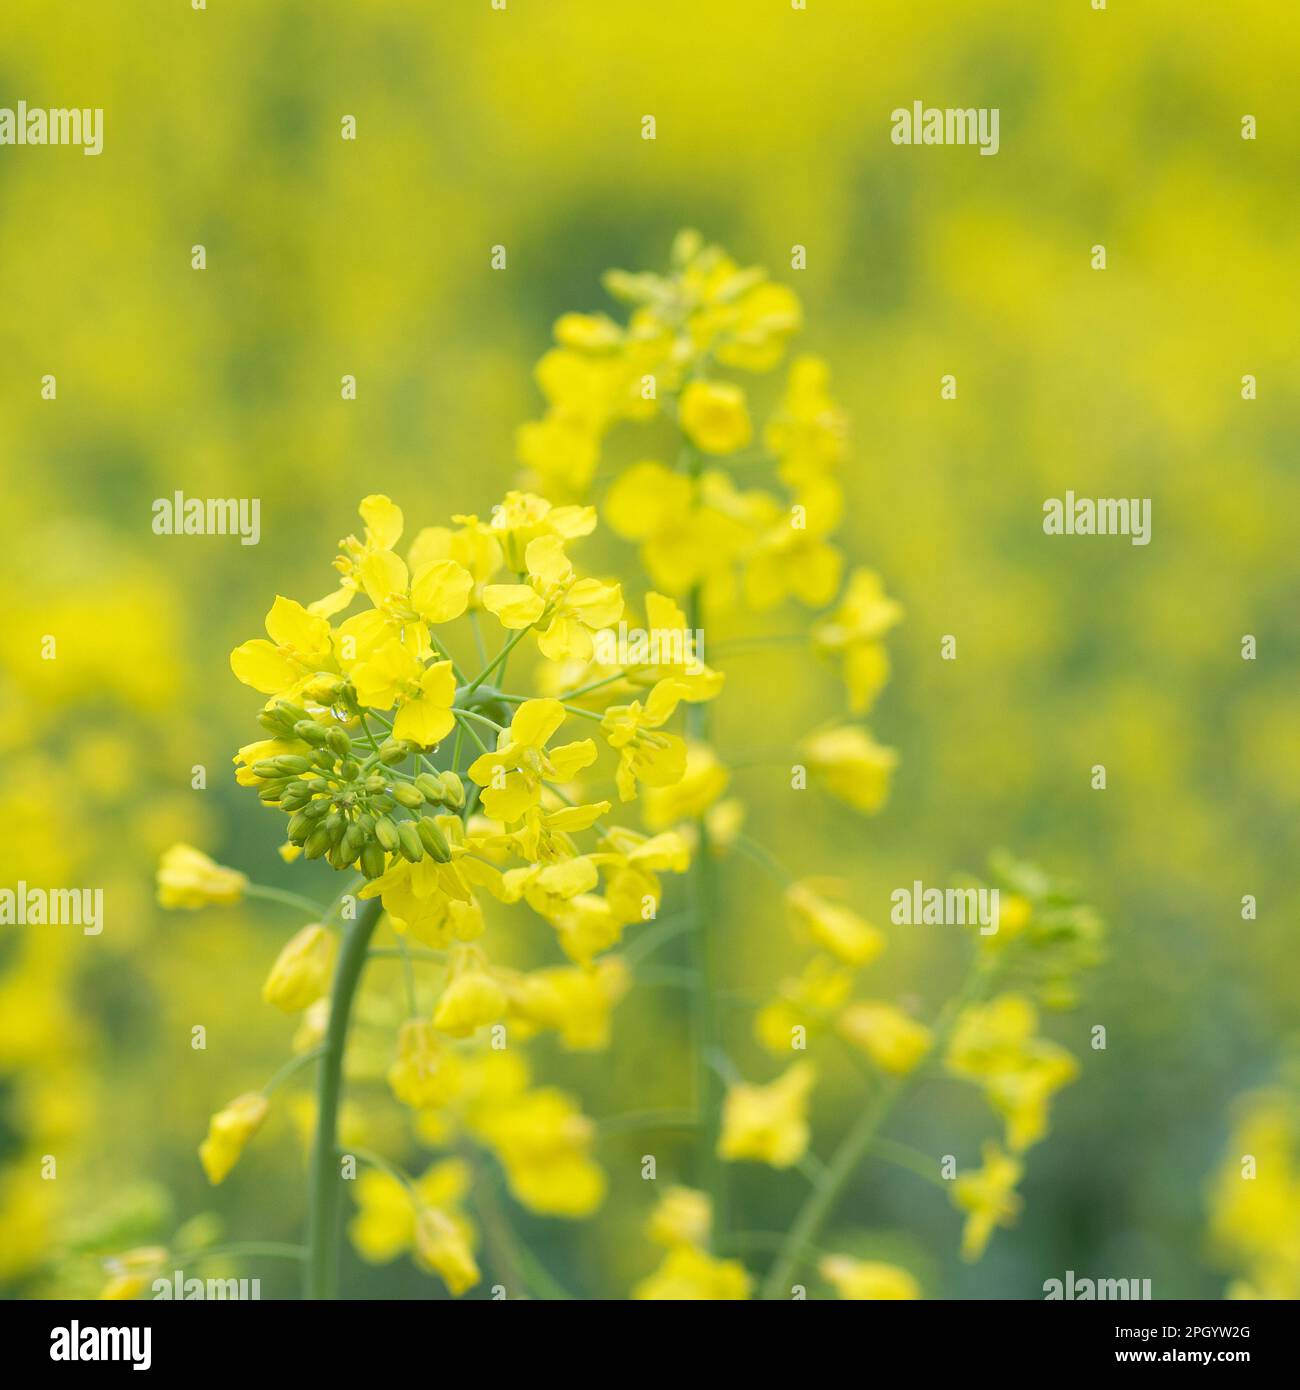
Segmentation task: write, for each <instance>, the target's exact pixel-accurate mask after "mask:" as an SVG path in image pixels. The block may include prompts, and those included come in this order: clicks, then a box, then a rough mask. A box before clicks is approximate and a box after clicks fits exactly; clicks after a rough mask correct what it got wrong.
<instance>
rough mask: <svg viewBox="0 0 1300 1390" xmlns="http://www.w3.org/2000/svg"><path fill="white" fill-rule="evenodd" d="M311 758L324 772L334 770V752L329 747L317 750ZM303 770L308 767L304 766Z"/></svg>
mask: <svg viewBox="0 0 1300 1390" xmlns="http://www.w3.org/2000/svg"><path fill="white" fill-rule="evenodd" d="M311 760H312V762H313V763H315V764H316V766H317V767H318V768H320V769H321V771H322V772H333V771H334V754H333V753H331V752H330V751H329V750H328V749H327V748H321V749H319V750H318V751H317V752H315V753H313V754H312V755H311ZM303 771H304V772H305V771H306V768H304V769H303Z"/></svg>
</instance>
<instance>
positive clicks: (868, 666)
mask: <svg viewBox="0 0 1300 1390" xmlns="http://www.w3.org/2000/svg"><path fill="white" fill-rule="evenodd" d="M902 618H903V609H902V606H901V605H900V604H898V603H897V602H895V601H894V600H893V599H892V598H888V597H887V596H886V594H885V586H884V584H883V583H882V582H881V579H880V576H879V575H878V574H876V573H875V572H874V571H873V570H866V569H856V570H854V571H853V573H852V574H851V575H850V576H849V582H848V586H847V588H846V590H845V593H844V596H843V598H841V600H840V602H839V605H838V607H836V608H835V609H834V611H833V612H831V613H830V614H829V615H828V616H827V617H826V618H824V619H822V621H821V622H819V623H818V624H817V625H816V626H815V627H814V628H813V634H812V640H813V648H814V650H815V651H817V652H819V653H821V654H822V655H823V656H828V657H831V658H838V659H839V660H841V661H842V662H843V674H844V684H845V686H846V687H847V688H848V695H849V709H850V710H851V711H852V712H853V713H854V714H865V713H866V712H867V711H868V710H869V709H870V708H871V706H872V704H873V703H874V702H875V699H876V696H877V695H879V694H880V692H881V690H882V689H883V688H884V686H885V683H886V681H888V679H889V654H888V652H887V651H886V650H885V646H884V643H883V641H882V639H883V638H884V636H885V634H886V633H888V632H889V631H890V629H891V628H893V627H895V626H896V625H897V624H898V623H899V622H901V621H902Z"/></svg>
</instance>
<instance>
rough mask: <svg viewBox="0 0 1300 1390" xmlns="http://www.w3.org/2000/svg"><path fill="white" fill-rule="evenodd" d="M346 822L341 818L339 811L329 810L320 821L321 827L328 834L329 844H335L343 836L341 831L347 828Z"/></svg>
mask: <svg viewBox="0 0 1300 1390" xmlns="http://www.w3.org/2000/svg"><path fill="white" fill-rule="evenodd" d="M347 827H348V823H347V821H346V820H345V819H344V818H343V813H342V812H341V811H331V812H330V814H329V815H328V816H326V817H325V819H324V820H323V821H322V822H321V828H322V829H323V830H324V831H325V833H326V835H328V836H329V842H330V845H331V846H333V845H336V844H338V842H339V841H340V840H341V839H342V838H343V832H344V831H345V830H346V829H347Z"/></svg>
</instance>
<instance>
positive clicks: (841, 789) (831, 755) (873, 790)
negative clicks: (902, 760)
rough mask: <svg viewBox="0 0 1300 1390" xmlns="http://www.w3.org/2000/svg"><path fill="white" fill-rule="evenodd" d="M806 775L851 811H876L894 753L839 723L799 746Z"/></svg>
mask: <svg viewBox="0 0 1300 1390" xmlns="http://www.w3.org/2000/svg"><path fill="white" fill-rule="evenodd" d="M801 750H802V752H803V756H804V758H805V759H806V760H807V763H808V772H809V775H810V776H811V777H812V778H813V779H814V780H815V781H817V782H819V783H821V785H822V786H824V787H825V788H826V790H827V792H829V793H830V795H831V796H833V797H835V798H836V799H837V800H839V801H843V802H845V803H846V804H847V805H849V806H852V807H853V809H854V810H855V811H862V812H865V813H867V814H870V813H871V812H873V811H878V810H880V808H881V806H883V805H884V803H885V798H886V797H887V796H888V795H889V780H890V777H891V775H892V774H893V771H894V768H895V767H896V766H897V765H898V754H897V753H895V752H894V750H893V749H892V748H885V747H882V745H880V744H879V743H877V742H876V741H875V739H873V738H872V737H871V735H870V734H869V733H868V732H867V731H866V730H865V729H863V728H860V727H859V726H858V725H856V724H842V725H840V726H839V727H838V728H834V729H824V730H822V731H820V732H819V733H815V734H810V735H809V736H808V737H807V738H806V739H804V741H803V743H802V744H801Z"/></svg>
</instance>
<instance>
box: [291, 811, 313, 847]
mask: <svg viewBox="0 0 1300 1390" xmlns="http://www.w3.org/2000/svg"><path fill="white" fill-rule="evenodd" d="M311 829H312V819H311V817H310V816H305V815H303V813H302V812H301V811H299V812H298V814H297V815H296V816H290V817H289V829H288V835H289V839H290V840H292V841H293V843H294V844H295V845H300V844H302V843H303V841H304V840H306V838H307V836H308V835H310V834H311Z"/></svg>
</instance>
